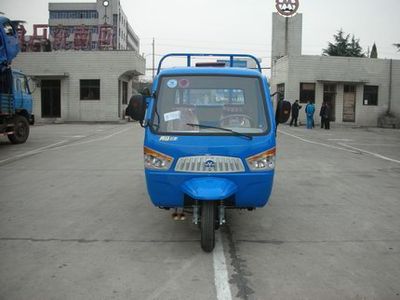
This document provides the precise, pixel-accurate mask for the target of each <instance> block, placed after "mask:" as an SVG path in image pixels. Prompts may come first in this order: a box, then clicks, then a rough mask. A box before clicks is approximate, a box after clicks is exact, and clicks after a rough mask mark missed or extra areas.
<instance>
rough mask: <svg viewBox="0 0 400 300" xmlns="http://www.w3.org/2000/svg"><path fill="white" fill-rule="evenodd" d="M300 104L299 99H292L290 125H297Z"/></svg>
mask: <svg viewBox="0 0 400 300" xmlns="http://www.w3.org/2000/svg"><path fill="white" fill-rule="evenodd" d="M301 107H302V106H301V105H299V100H296V101H294V103H293V105H292V119H291V120H290V126H292V125H293V123H294V126H295V127H297V118H298V117H299V111H300V109H301Z"/></svg>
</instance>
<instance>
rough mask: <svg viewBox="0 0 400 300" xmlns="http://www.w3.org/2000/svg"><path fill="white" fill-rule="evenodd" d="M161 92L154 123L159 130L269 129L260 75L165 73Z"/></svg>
mask: <svg viewBox="0 0 400 300" xmlns="http://www.w3.org/2000/svg"><path fill="white" fill-rule="evenodd" d="M157 95H158V96H157V103H156V109H155V113H154V114H153V120H152V124H153V130H154V131H155V132H158V133H163V134H165V133H174V134H175V133H178V134H179V133H182V134H196V133H199V134H232V135H233V134H235V133H234V132H229V131H226V130H223V129H230V130H232V131H235V132H236V133H247V134H263V133H265V132H266V131H267V130H268V129H269V126H268V123H269V122H267V114H266V105H265V97H263V94H262V90H261V81H260V79H259V78H256V77H239V76H175V77H172V76H171V77H170V76H168V77H162V78H161V82H160V85H159V91H158V93H157ZM194 124H198V125H203V126H193V125H194ZM218 127H221V128H218Z"/></svg>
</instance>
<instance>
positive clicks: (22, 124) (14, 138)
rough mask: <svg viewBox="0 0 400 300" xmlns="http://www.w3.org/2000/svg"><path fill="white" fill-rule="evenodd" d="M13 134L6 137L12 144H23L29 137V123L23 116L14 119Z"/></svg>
mask: <svg viewBox="0 0 400 300" xmlns="http://www.w3.org/2000/svg"><path fill="white" fill-rule="evenodd" d="M13 122H14V133H13V134H10V135H8V139H9V140H10V142H11V143H13V144H22V143H25V142H26V140H27V139H28V136H29V123H28V120H27V119H25V118H24V117H23V116H15V117H14V120H13Z"/></svg>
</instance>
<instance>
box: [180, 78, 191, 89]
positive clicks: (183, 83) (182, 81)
mask: <svg viewBox="0 0 400 300" xmlns="http://www.w3.org/2000/svg"><path fill="white" fill-rule="evenodd" d="M179 87H180V88H182V89H187V88H188V87H189V80H188V79H185V78H183V79H180V80H179Z"/></svg>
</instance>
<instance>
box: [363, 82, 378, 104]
mask: <svg viewBox="0 0 400 300" xmlns="http://www.w3.org/2000/svg"><path fill="white" fill-rule="evenodd" d="M363 99H364V100H363V104H364V105H378V86H376V85H364V98H363Z"/></svg>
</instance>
